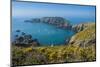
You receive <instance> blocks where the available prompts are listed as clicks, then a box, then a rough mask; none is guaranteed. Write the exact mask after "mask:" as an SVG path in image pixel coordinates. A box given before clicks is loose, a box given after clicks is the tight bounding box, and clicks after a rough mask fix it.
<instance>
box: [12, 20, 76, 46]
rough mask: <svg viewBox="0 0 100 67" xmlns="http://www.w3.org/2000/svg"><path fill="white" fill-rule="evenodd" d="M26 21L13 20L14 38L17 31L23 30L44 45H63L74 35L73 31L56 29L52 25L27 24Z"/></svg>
mask: <svg viewBox="0 0 100 67" xmlns="http://www.w3.org/2000/svg"><path fill="white" fill-rule="evenodd" d="M24 20H26V19H13V20H12V38H14V35H16V34H18V32H16V30H21V31H22V32H25V33H26V34H31V35H32V37H33V39H38V41H39V43H40V44H42V45H51V44H53V45H61V44H64V43H65V42H66V40H67V39H69V38H70V37H71V36H72V35H73V34H74V32H73V31H71V30H64V29H60V28H56V27H55V26H52V25H50V24H45V23H25V22H24Z"/></svg>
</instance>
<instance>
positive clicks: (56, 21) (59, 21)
mask: <svg viewBox="0 0 100 67" xmlns="http://www.w3.org/2000/svg"><path fill="white" fill-rule="evenodd" d="M25 22H31V23H34V22H35V23H36V22H38V23H47V24H51V25H54V26H55V27H57V28H62V29H71V27H72V26H71V24H70V23H69V21H68V20H66V19H65V18H63V17H42V18H34V19H32V20H26V21H25Z"/></svg>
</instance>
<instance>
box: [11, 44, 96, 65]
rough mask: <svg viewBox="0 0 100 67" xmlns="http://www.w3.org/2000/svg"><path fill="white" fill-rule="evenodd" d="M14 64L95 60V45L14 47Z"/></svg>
mask: <svg viewBox="0 0 100 67" xmlns="http://www.w3.org/2000/svg"><path fill="white" fill-rule="evenodd" d="M12 57H13V59H12V60H13V65H25V64H26V65H27V64H48V63H65V62H78V61H95V60H96V56H95V46H88V47H85V48H84V47H79V46H76V45H75V46H72V45H68V46H54V47H35V48H32V47H28V48H25V47H24V48H20V47H16V46H14V47H13V56H12Z"/></svg>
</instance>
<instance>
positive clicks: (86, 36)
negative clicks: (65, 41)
mask: <svg viewBox="0 0 100 67" xmlns="http://www.w3.org/2000/svg"><path fill="white" fill-rule="evenodd" d="M79 26H80V25H79ZM79 26H78V27H79ZM79 29H81V27H79ZM95 43H96V33H95V23H88V24H84V26H82V30H78V33H76V34H75V35H73V36H72V38H71V39H70V41H69V44H72V45H79V46H82V47H86V46H89V45H95Z"/></svg>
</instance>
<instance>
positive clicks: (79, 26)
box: [72, 23, 94, 33]
mask: <svg viewBox="0 0 100 67" xmlns="http://www.w3.org/2000/svg"><path fill="white" fill-rule="evenodd" d="M92 25H94V23H81V24H76V25H73V26H72V30H73V31H74V32H76V33H77V32H80V31H83V30H84V29H86V28H87V27H89V26H92Z"/></svg>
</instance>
